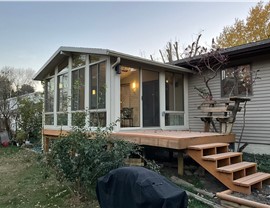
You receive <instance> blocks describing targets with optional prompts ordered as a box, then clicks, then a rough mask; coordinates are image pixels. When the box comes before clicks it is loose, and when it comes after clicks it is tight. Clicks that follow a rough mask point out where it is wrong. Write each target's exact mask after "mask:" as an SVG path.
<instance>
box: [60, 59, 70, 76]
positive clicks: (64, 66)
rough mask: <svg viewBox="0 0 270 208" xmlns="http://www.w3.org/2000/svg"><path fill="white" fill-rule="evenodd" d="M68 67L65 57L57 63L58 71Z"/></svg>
mask: <svg viewBox="0 0 270 208" xmlns="http://www.w3.org/2000/svg"><path fill="white" fill-rule="evenodd" d="M66 69H68V59H67V58H66V59H65V60H64V61H63V62H62V63H61V64H59V65H58V73H59V72H61V71H63V70H66Z"/></svg>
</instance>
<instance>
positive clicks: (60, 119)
mask: <svg viewBox="0 0 270 208" xmlns="http://www.w3.org/2000/svg"><path fill="white" fill-rule="evenodd" d="M67 122H68V114H67V113H59V114H57V125H59V126H62V125H63V126H66V125H67Z"/></svg>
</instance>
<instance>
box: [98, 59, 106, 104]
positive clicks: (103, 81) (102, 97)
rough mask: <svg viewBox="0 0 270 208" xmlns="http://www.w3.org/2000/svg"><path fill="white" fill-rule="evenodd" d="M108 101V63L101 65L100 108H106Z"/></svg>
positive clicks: (99, 83) (99, 78) (99, 81)
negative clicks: (106, 101)
mask: <svg viewBox="0 0 270 208" xmlns="http://www.w3.org/2000/svg"><path fill="white" fill-rule="evenodd" d="M105 99H106V63H105V62H103V63H100V64H99V76H98V108H99V109H102V108H105Z"/></svg>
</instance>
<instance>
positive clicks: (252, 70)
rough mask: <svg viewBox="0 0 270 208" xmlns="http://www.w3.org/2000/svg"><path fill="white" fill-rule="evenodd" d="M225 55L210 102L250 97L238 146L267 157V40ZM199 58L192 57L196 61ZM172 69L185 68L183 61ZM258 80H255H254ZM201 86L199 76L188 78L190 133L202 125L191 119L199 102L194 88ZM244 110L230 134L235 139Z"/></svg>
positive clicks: (269, 78) (269, 64)
mask: <svg viewBox="0 0 270 208" xmlns="http://www.w3.org/2000/svg"><path fill="white" fill-rule="evenodd" d="M221 53H222V54H224V55H227V56H228V63H227V65H226V66H225V67H224V68H223V69H222V70H220V72H219V73H218V75H217V77H216V78H215V79H214V80H212V81H211V82H210V87H211V89H212V91H213V97H214V99H217V98H228V96H229V95H230V94H231V95H235V96H242V97H250V98H251V101H249V102H247V104H246V115H245V128H244V131H243V137H242V143H245V142H247V143H248V144H249V145H248V146H247V147H246V148H245V151H247V152H255V153H261V154H263V153H265V154H269V148H270V136H269V135H270V96H269V92H270V59H269V57H270V39H267V40H262V41H258V42H254V43H249V44H245V45H241V46H236V47H231V48H226V49H222V50H221ZM199 58H200V57H194V58H193V61H195V62H196V61H198V60H199ZM174 64H175V65H176V66H182V67H186V68H189V66H188V65H187V62H186V60H185V59H183V60H179V61H175V62H174ZM256 78H259V79H256ZM195 86H196V87H198V88H200V87H205V86H204V84H203V82H202V80H201V77H200V76H197V75H195V74H191V73H190V74H189V75H188V112H189V114H188V115H189V118H188V120H189V128H190V130H191V131H199V130H201V129H202V122H201V121H200V120H199V119H198V118H195V117H196V116H197V115H198V114H200V111H199V110H198V105H199V104H200V103H201V102H202V100H201V98H200V97H199V96H198V92H197V91H196V90H195V89H194V87H195ZM243 117H244V110H242V111H241V112H239V113H238V114H237V119H236V123H235V124H234V128H233V132H234V133H236V140H237V139H239V138H240V135H241V131H242V127H243V124H244V120H243Z"/></svg>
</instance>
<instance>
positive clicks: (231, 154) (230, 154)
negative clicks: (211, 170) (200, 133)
mask: <svg viewBox="0 0 270 208" xmlns="http://www.w3.org/2000/svg"><path fill="white" fill-rule="evenodd" d="M241 155H242V153H241V152H225V153H220V154H215V155H207V156H203V157H202V158H203V160H211V161H216V160H222V159H226V158H231V157H237V156H241Z"/></svg>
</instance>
